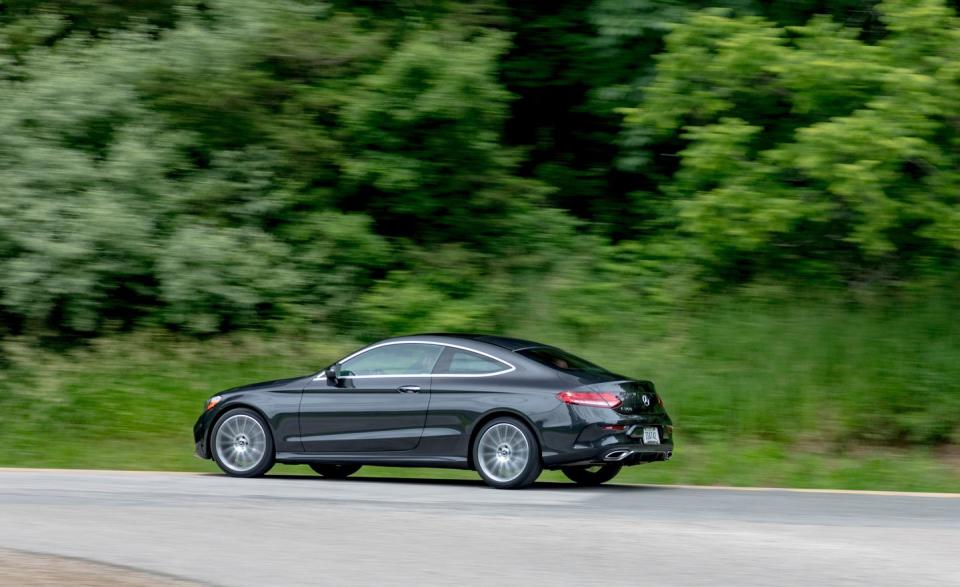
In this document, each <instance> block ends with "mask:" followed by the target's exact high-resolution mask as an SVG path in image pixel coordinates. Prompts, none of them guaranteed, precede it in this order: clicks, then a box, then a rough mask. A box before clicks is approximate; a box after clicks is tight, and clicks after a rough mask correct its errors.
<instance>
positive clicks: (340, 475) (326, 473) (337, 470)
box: [310, 463, 362, 479]
mask: <svg viewBox="0 0 960 587" xmlns="http://www.w3.org/2000/svg"><path fill="white" fill-rule="evenodd" d="M361 466H362V465H325V464H322V463H316V464H313V465H310V468H311V469H313V470H314V471H316V472H317V474H319V475H320V476H321V477H326V478H327V479H346V478H347V477H349V476H350V475H353V474H354V473H356V472H357V471H359V470H360V467H361Z"/></svg>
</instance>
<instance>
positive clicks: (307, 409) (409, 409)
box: [300, 342, 443, 453]
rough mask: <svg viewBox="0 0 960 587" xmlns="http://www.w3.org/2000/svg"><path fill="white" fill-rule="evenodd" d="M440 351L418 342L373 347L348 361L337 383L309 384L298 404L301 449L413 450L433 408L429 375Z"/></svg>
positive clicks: (320, 381) (322, 380)
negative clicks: (428, 408) (430, 406)
mask: <svg viewBox="0 0 960 587" xmlns="http://www.w3.org/2000/svg"><path fill="white" fill-rule="evenodd" d="M442 351H443V346H442V345H438V344H430V343H420V342H397V343H385V344H382V345H375V346H373V347H370V348H368V349H364V350H363V351H360V352H359V353H356V354H354V355H352V356H350V357H347V358H346V359H344V360H343V361H342V362H341V364H340V378H339V380H337V381H335V382H334V381H330V380H328V379H327V378H326V377H325V376H321V377H318V378H316V379H314V380H313V381H311V382H310V383H308V384H307V386H306V387H305V388H304V390H303V396H302V399H301V402H300V435H301V442H302V443H303V450H304V451H305V452H308V453H321V452H379V451H404V450H413V449H415V448H416V447H417V445H418V444H419V443H420V437H421V435H422V434H423V426H424V423H425V421H426V418H427V407H428V405H429V404H430V381H431V376H430V372H431V371H432V370H433V367H434V365H435V364H436V362H437V358H438V357H439V356H440V353H441V352H442Z"/></svg>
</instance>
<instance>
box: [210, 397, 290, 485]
mask: <svg viewBox="0 0 960 587" xmlns="http://www.w3.org/2000/svg"><path fill="white" fill-rule="evenodd" d="M211 438H212V439H213V451H212V452H213V460H214V461H216V463H217V465H218V466H219V467H220V468H221V469H223V472H224V473H226V474H227V475H231V476H233V477H259V476H260V475H263V474H264V473H266V472H267V471H269V470H270V468H271V467H273V463H274V459H275V458H276V455H275V454H274V452H273V435H272V434H271V433H270V428H269V427H268V426H267V423H266V422H265V421H264V420H263V418H262V417H261V416H260V414H258V413H256V412H254V411H253V410H248V409H246V408H239V409H236V410H230V411H229V412H227V413H226V414H224V415H223V417H222V418H220V419H219V420H218V421H217V424H216V426H214V428H213V434H211Z"/></svg>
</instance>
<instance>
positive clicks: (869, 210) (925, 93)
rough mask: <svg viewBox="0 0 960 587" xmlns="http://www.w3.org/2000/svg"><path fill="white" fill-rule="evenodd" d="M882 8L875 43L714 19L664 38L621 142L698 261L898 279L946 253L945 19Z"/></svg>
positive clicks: (828, 29) (954, 43)
mask: <svg viewBox="0 0 960 587" xmlns="http://www.w3.org/2000/svg"><path fill="white" fill-rule="evenodd" d="M880 10H881V11H882V14H883V21H884V23H885V24H886V26H887V27H888V29H889V31H890V32H889V34H888V35H887V36H886V37H885V38H884V39H883V40H881V41H880V42H879V43H877V44H868V43H865V42H863V41H860V40H858V39H857V38H856V32H855V31H851V30H850V29H846V28H844V27H842V26H840V25H837V24H834V23H832V22H831V21H830V20H829V19H827V18H816V19H813V20H812V21H811V22H810V23H808V24H807V25H804V26H799V27H790V28H787V29H784V28H780V27H777V26H775V25H774V24H772V23H770V22H769V21H766V20H763V19H760V18H757V17H743V18H731V17H729V16H728V15H726V14H725V13H723V12H719V11H705V12H701V13H698V14H696V15H695V16H694V17H692V18H691V19H690V21H689V22H688V23H686V24H685V25H683V26H680V27H678V28H677V29H676V30H674V31H673V32H671V33H670V35H669V36H668V37H667V49H666V51H665V53H664V54H663V55H662V56H661V57H659V59H658V64H657V75H656V78H655V79H654V80H653V82H652V83H651V85H650V86H649V87H648V88H647V91H646V92H645V97H644V99H643V101H642V102H641V105H640V106H639V107H638V108H636V109H634V110H632V111H631V112H630V114H629V116H628V120H627V122H628V129H627V131H626V132H627V133H628V134H629V136H630V141H631V142H632V143H633V144H634V145H637V147H635V148H636V156H637V157H639V158H642V159H643V161H644V165H645V166H644V169H645V170H646V171H647V172H648V173H650V174H651V175H653V176H655V177H657V178H658V185H659V192H658V195H657V197H659V198H662V199H664V200H665V201H667V202H669V204H668V206H669V208H668V209H669V210H670V212H669V214H670V215H671V217H672V221H673V222H674V223H675V225H676V227H677V229H678V231H679V234H680V235H681V236H682V237H683V238H685V239H687V243H688V244H689V246H690V250H691V252H693V254H695V255H696V256H697V257H698V258H699V259H700V261H702V262H703V263H704V264H706V265H708V266H711V267H713V268H715V269H718V270H720V271H725V270H731V269H735V270H737V271H738V272H740V274H741V275H752V274H754V273H755V272H756V271H763V270H771V269H773V270H782V271H784V272H790V271H796V270H802V268H801V269H798V268H797V267H796V266H795V264H799V265H800V266H801V267H803V266H806V267H807V268H811V267H812V268H817V267H822V266H823V264H827V265H829V266H831V267H833V270H834V271H835V272H837V273H838V274H841V275H850V274H851V273H852V274H860V273H862V272H864V271H876V270H878V269H881V268H882V270H883V271H884V273H885V274H887V275H898V274H901V273H902V272H903V271H904V270H907V269H910V268H916V264H918V263H925V262H926V261H927V260H929V259H931V258H941V259H946V258H954V257H955V256H956V252H957V250H958V247H960V240H958V239H957V234H958V232H957V226H958V221H960V208H958V205H957V204H958V202H957V198H956V193H957V191H956V187H957V182H958V181H960V174H958V172H957V169H958V163H960V161H958V160H957V155H956V154H957V149H956V146H957V130H956V125H955V124H954V123H953V121H955V120H956V117H957V114H958V103H957V101H956V99H955V96H956V95H957V94H958V91H960V86H958V81H960V78H958V77H957V67H956V63H957V58H958V57H960V55H958V53H957V51H958V48H960V43H958V41H960V36H958V35H960V27H958V20H957V18H956V16H955V15H953V14H952V13H951V11H950V10H949V9H947V8H946V7H945V6H943V4H942V3H940V2H935V1H924V2H906V1H896V0H894V1H889V2H884V3H882V4H881V5H880ZM671 157H676V161H677V164H673V163H671V162H670V161H671V159H670V158H671ZM818 271H819V270H818Z"/></svg>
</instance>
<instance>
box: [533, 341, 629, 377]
mask: <svg viewBox="0 0 960 587" xmlns="http://www.w3.org/2000/svg"><path fill="white" fill-rule="evenodd" d="M517 353H519V354H521V355H523V356H524V357H527V358H528V359H533V360H534V361H536V362H538V363H540V364H542V365H546V366H547V367H553V368H554V369H559V370H560V371H586V372H588V373H610V372H609V371H607V370H606V369H604V368H603V367H600V366H599V365H594V364H593V363H591V362H590V361H588V360H586V359H581V358H580V357H578V356H576V355H571V354H570V353H568V352H567V351H562V350H560V349H556V348H552V347H535V348H531V349H523V350H519V351H517Z"/></svg>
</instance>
